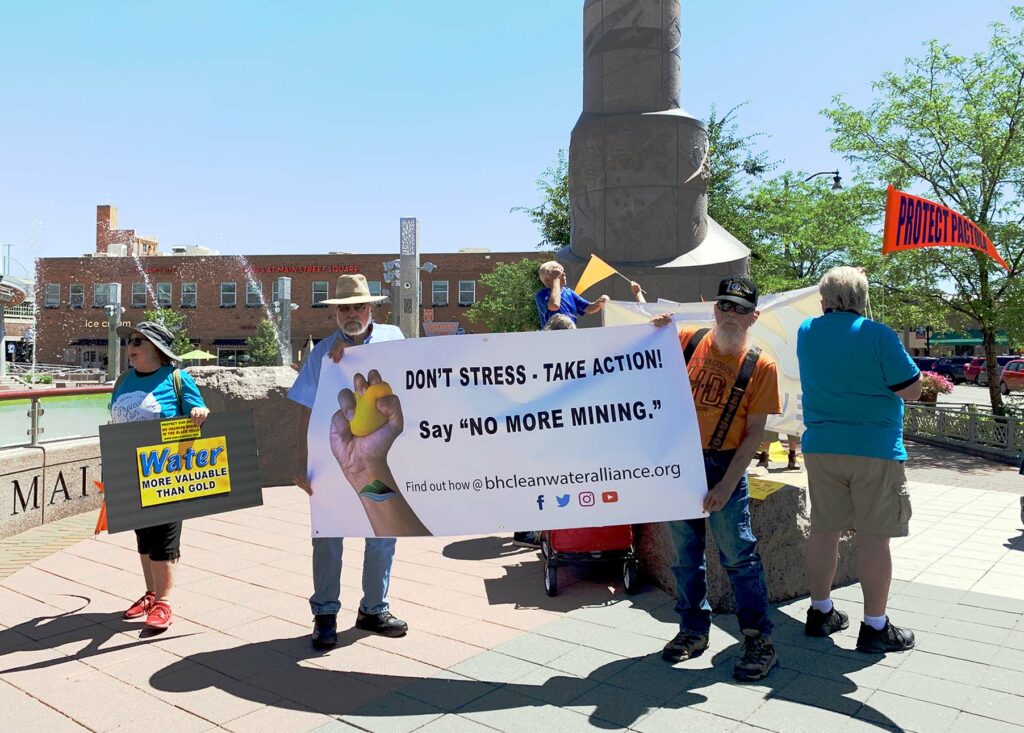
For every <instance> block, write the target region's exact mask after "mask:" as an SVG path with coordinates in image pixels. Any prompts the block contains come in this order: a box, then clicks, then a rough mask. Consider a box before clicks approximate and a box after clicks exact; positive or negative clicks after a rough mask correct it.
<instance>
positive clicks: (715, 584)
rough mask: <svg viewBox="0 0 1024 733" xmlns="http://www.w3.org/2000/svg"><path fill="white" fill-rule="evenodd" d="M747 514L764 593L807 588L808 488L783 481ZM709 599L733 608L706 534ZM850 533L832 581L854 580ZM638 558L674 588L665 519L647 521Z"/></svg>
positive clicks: (772, 596) (774, 597)
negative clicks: (761, 566) (764, 582)
mask: <svg viewBox="0 0 1024 733" xmlns="http://www.w3.org/2000/svg"><path fill="white" fill-rule="evenodd" d="M750 519H751V525H752V526H753V529H754V535H755V536H756V537H757V544H758V550H759V551H760V553H761V560H762V562H763V563H764V569H765V576H766V578H767V581H768V598H769V600H771V601H772V602H773V603H775V602H776V601H784V600H787V599H790V598H796V597H797V596H801V595H806V594H807V592H808V591H807V579H806V577H805V576H804V547H805V546H806V544H807V537H808V535H809V534H810V524H811V522H810V507H809V505H808V502H807V491H806V489H803V488H801V487H798V486H786V487H785V488H782V489H779V490H778V491H776V492H775V493H773V494H770V495H769V496H767V497H766V498H765V499H764V500H763V501H759V500H756V499H754V500H751V502H750ZM707 538H708V545H707V558H708V601H709V602H710V603H711V607H712V608H713V609H714V610H715V611H717V612H721V613H732V612H734V611H735V610H736V603H735V601H734V600H733V596H732V589H731V588H730V586H729V578H728V577H727V576H726V574H725V571H724V570H723V569H722V564H721V562H720V561H719V557H718V547H717V546H716V545H715V540H714V537H713V536H712V535H711V532H710V531H709V532H708V534H707ZM853 550H854V544H853V535H852V534H848V535H844V536H843V538H842V539H841V540H840V542H839V568H838V570H837V571H836V579H835V583H836V585H845V584H847V583H852V582H855V581H856V580H857V576H856V568H855V562H854V552H853ZM639 553H640V561H641V564H642V565H643V567H644V569H645V570H646V571H647V573H648V575H650V576H651V578H653V579H654V581H655V583H657V584H658V585H659V586H660V587H661V588H662V589H664V590H665V591H666V592H668V593H669V594H671V595H673V596H674V595H675V593H676V583H675V578H674V576H673V575H672V565H673V564H674V562H675V553H674V551H673V549H672V543H671V541H670V540H669V535H668V529H667V527H666V526H665V525H664V524H645V525H643V526H642V527H641V529H640V534H639Z"/></svg>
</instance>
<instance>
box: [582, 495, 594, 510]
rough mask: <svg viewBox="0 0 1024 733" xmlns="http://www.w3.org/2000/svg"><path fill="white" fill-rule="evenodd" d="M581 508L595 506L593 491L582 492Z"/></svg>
mask: <svg viewBox="0 0 1024 733" xmlns="http://www.w3.org/2000/svg"><path fill="white" fill-rule="evenodd" d="M580 506H594V492H593V491H581V492H580Z"/></svg>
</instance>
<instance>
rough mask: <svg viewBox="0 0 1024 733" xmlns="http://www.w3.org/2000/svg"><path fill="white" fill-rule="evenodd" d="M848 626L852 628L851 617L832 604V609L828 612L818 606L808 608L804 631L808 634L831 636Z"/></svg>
mask: <svg viewBox="0 0 1024 733" xmlns="http://www.w3.org/2000/svg"><path fill="white" fill-rule="evenodd" d="M848 628H850V617H849V616H847V615H846V614H845V613H843V612H842V611H840V610H839V609H838V608H836V607H835V606H832V610H831V611H829V612H828V613H824V612H822V611H819V610H817V609H816V608H809V609H807V623H805V624H804V633H805V634H807V635H808V636H829V635H830V634H834V633H836V632H837V631H842V630H843V629H848Z"/></svg>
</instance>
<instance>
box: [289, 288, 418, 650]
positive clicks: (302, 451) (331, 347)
mask: <svg viewBox="0 0 1024 733" xmlns="http://www.w3.org/2000/svg"><path fill="white" fill-rule="evenodd" d="M382 300H384V297H383V296H375V295H371V294H370V289H369V287H368V286H367V283H366V278H365V277H364V276H362V275H342V276H341V277H339V278H338V282H337V285H336V286H335V297H334V298H332V299H329V300H324V301H322V302H323V303H324V304H325V305H334V306H336V307H337V310H336V312H335V322H336V323H337V325H338V329H337V330H336V331H335V332H334V333H332V334H331V335H330V336H328V337H327V338H325V339H323V340H322V341H321V342H320V343H318V344H317V345H316V346H315V347H314V348H313V351H312V352H311V353H310V354H309V357H308V358H307V359H306V363H305V364H304V365H303V367H302V371H301V372H299V376H298V377H297V378H296V380H295V384H294V385H292V388H291V390H290V391H289V392H288V398H289V399H290V400H292V401H294V402H296V403H298V404H299V406H300V410H301V412H302V415H301V420H300V429H299V431H298V433H297V435H296V465H295V473H294V476H295V479H294V480H295V484H296V485H297V486H298V487H299V488H301V489H303V490H304V491H305V492H306V493H307V494H309V495H310V496H312V494H313V489H312V487H311V486H310V481H309V476H308V473H307V458H308V454H307V444H306V433H307V431H308V429H309V419H310V416H311V414H312V409H313V404H314V402H315V401H316V389H317V382H318V381H319V378H320V364H321V362H322V361H323V357H324V356H325V355H326V354H330V355H331V358H332V359H333V360H334V361H335V362H337V361H339V360H340V359H341V358H342V357H343V356H344V353H345V349H346V348H347V347H348V346H358V345H361V344H370V343H378V342H381V341H396V340H398V339H401V338H402V332H401V330H400V329H399V328H398V327H397V326H390V325H387V324H383V323H374V322H373V313H372V305H373V304H376V303H379V302H380V301H382ZM360 378H361V377H359V376H357V381H358V380H359V379H360ZM364 384H365V382H364ZM364 388H365V387H364ZM381 399H382V400H383V399H386V398H381ZM378 405H379V403H378ZM402 501H404V499H402ZM341 553H342V538H341V537H314V538H313V595H312V596H311V597H310V599H309V606H310V609H311V610H312V612H313V615H314V617H315V621H314V627H313V635H312V642H313V646H314V647H315V648H317V649H330V648H332V647H333V646H334V645H335V644H337V641H338V631H337V615H338V611H339V610H340V609H341V602H340V600H339V599H340V596H341ZM394 556H395V538H394V537H367V538H366V551H365V554H364V556H363V598H362V601H361V602H360V604H359V612H358V614H357V615H356V624H355V625H356V627H357V628H359V629H363V630H364V631H371V632H374V633H377V634H382V635H384V636H403V635H404V634H405V633H406V631H408V624H406V623H405V621H402V620H401V619H399V618H396V617H395V616H393V615H391V612H390V607H389V605H388V585H389V582H390V579H391V564H392V561H393V559H394Z"/></svg>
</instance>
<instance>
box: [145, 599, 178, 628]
mask: <svg viewBox="0 0 1024 733" xmlns="http://www.w3.org/2000/svg"><path fill="white" fill-rule="evenodd" d="M172 621H174V615H173V614H172V613H171V604H170V603H168V602H167V601H157V602H156V603H154V604H153V608H152V609H151V610H150V612H149V615H148V616H146V628H147V629H152V630H154V631H163V630H164V629H166V628H167V627H168V626H170V625H171V622H172Z"/></svg>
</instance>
